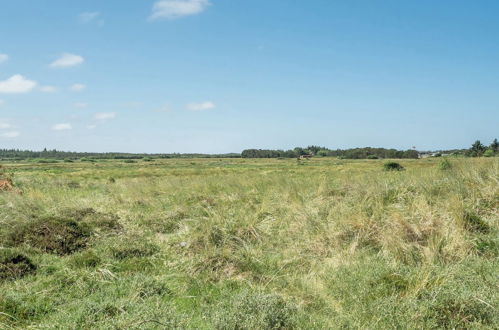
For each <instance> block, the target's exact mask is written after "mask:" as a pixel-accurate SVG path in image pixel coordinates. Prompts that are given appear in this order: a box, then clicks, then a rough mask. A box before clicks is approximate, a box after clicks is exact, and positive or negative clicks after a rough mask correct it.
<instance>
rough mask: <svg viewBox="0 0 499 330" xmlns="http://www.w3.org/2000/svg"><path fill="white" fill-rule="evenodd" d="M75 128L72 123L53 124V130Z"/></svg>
mask: <svg viewBox="0 0 499 330" xmlns="http://www.w3.org/2000/svg"><path fill="white" fill-rule="evenodd" d="M71 129H73V126H71V124H70V123H61V124H55V125H54V126H52V130H54V131H67V130H71Z"/></svg>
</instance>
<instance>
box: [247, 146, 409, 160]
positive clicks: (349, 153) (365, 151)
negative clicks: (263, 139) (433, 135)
mask: <svg viewBox="0 0 499 330" xmlns="http://www.w3.org/2000/svg"><path fill="white" fill-rule="evenodd" d="M303 155H312V156H318V157H338V158H345V159H378V158H414V159H415V158H418V157H419V153H418V152H417V151H416V150H413V149H410V150H396V149H385V148H370V147H367V148H353V149H336V150H331V149H328V148H326V147H319V146H308V147H306V148H300V147H297V148H294V149H292V150H264V149H247V150H244V151H243V152H242V153H241V157H243V158H297V157H300V156H303Z"/></svg>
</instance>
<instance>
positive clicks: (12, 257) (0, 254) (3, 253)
mask: <svg viewBox="0 0 499 330" xmlns="http://www.w3.org/2000/svg"><path fill="white" fill-rule="evenodd" d="M35 271H36V266H35V264H33V262H31V260H30V259H29V258H28V257H27V256H26V255H24V254H22V253H20V252H17V251H15V250H11V249H0V280H2V279H17V278H20V277H23V276H25V275H28V274H31V273H34V272H35Z"/></svg>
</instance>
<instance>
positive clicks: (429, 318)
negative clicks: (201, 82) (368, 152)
mask: <svg viewBox="0 0 499 330" xmlns="http://www.w3.org/2000/svg"><path fill="white" fill-rule="evenodd" d="M398 162H399V163H400V164H401V165H402V166H403V167H404V168H405V171H384V170H383V164H384V163H385V161H380V160H367V161H354V160H338V159H331V158H315V159H312V160H305V161H297V160H295V159H283V160H279V159H269V160H253V159H194V160H193V159H181V160H178V159H171V160H155V161H153V162H142V161H139V162H137V163H124V162H121V161H103V162H97V163H86V162H83V163H82V162H75V163H57V164H3V165H4V167H5V168H6V172H8V173H13V181H14V184H15V185H16V186H17V187H18V188H19V189H21V190H22V192H23V194H18V193H14V192H12V193H0V207H1V210H2V211H1V214H0V223H1V229H0V239H1V240H2V241H1V242H0V243H1V244H0V245H2V246H3V247H4V248H5V249H8V250H9V251H11V252H12V251H15V253H21V254H23V255H24V256H26V257H27V258H29V259H30V261H31V262H32V263H33V264H34V265H36V271H35V272H30V273H27V274H25V276H18V277H17V278H16V279H10V278H9V279H5V280H0V281H1V282H0V292H1V293H2V294H1V295H0V327H6V328H9V327H12V328H26V327H31V328H47V327H55V326H56V325H57V326H59V327H60V328H92V327H95V328H127V329H128V328H133V327H136V328H175V327H177V328H206V329H211V328H225V329H238V328H250V329H255V328H303V329H310V328H317V329H322V328H340V327H347V328H379V329H384V328H474V327H476V328H491V329H492V328H497V327H498V326H499V320H498V315H499V313H498V312H497V309H498V308H499V306H498V300H499V299H498V298H499V295H498V292H499V290H498V286H499V281H498V278H497V272H498V266H499V262H498V257H499V240H498V220H499V161H498V160H497V158H495V159H494V158H491V159H451V160H450V166H447V165H446V166H445V168H442V166H441V164H440V160H438V159H424V160H402V161H398ZM85 210H87V211H85ZM88 210H92V211H91V212H94V213H91V214H90V215H88V214H86V213H84V212H88ZM82 214H83V215H82ZM54 218H56V219H62V220H57V221H76V222H78V223H79V224H80V225H81V226H85V227H84V228H86V229H88V230H90V231H91V235H90V236H89V237H88V239H86V240H85V242H84V243H85V244H81V246H80V245H78V249H74V250H71V251H70V252H71V253H69V254H65V255H58V254H55V253H47V250H46V249H44V248H43V246H40V245H39V244H38V243H37V242H38V240H36V239H30V240H27V239H25V240H23V239H20V240H19V239H18V240H12V239H11V238H12V232H13V231H15V230H18V228H19V227H20V226H26V225H29V224H30V223H33V222H36V223H38V222H40V221H43V219H54ZM110 219H117V222H118V225H119V226H117V225H116V224H115V223H114V222H113V220H110ZM23 228H25V227H23ZM51 233H52V232H51V231H47V232H44V233H43V234H44V235H50V234H51ZM30 237H31V236H30ZM57 243H59V242H57ZM9 253H10V252H9ZM12 253H13V252H12Z"/></svg>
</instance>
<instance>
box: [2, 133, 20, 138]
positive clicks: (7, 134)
mask: <svg viewBox="0 0 499 330" xmlns="http://www.w3.org/2000/svg"><path fill="white" fill-rule="evenodd" d="M19 135H21V133H19V132H17V131H11V132H5V133H2V134H0V136H1V137H3V138H6V139H13V138H16V137H18V136H19Z"/></svg>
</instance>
